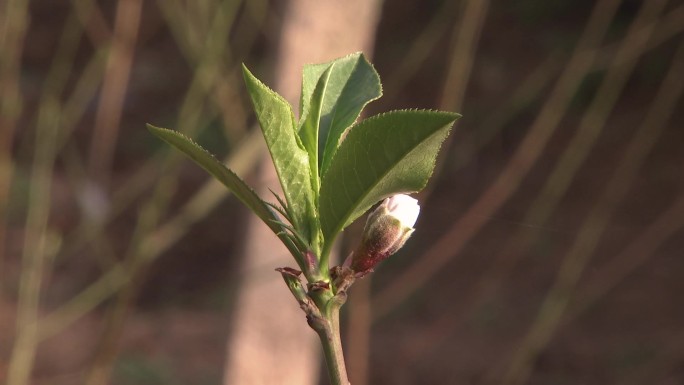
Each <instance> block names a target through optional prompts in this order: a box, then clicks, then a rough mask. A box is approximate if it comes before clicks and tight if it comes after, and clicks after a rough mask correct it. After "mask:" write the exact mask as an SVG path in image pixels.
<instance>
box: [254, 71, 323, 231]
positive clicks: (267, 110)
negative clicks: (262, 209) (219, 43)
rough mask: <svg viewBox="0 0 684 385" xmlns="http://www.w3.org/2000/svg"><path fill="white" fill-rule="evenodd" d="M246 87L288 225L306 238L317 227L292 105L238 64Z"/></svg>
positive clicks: (310, 188) (306, 154)
mask: <svg viewBox="0 0 684 385" xmlns="http://www.w3.org/2000/svg"><path fill="white" fill-rule="evenodd" d="M242 70H243V71H242V72H243V75H244V78H245V84H246V85H247V90H248V91H249V94H250V96H251V98H252V104H253V105H254V111H255V113H256V116H257V120H258V121H259V125H260V126H261V131H262V132H263V134H264V138H265V139H266V144H267V145H268V150H269V152H270V153H271V159H272V160H273V164H274V165H275V169H276V172H277V173H278V178H279V179H280V185H281V186H282V188H283V194H284V195H285V199H286V200H287V203H288V208H289V210H290V212H291V213H292V218H291V219H292V221H293V223H292V225H293V226H294V227H295V228H296V229H297V230H298V231H299V232H300V233H301V234H305V235H306V236H307V237H308V238H309V239H308V240H309V241H310V240H311V239H313V237H314V233H315V232H316V231H317V230H316V228H317V226H316V225H315V223H316V209H315V205H314V198H313V196H314V193H313V187H312V185H311V180H312V179H311V173H310V170H309V155H308V153H307V151H306V149H305V148H304V145H303V144H302V142H301V140H300V139H299V135H298V134H297V131H296V125H295V119H294V114H293V113H292V107H291V106H290V104H289V103H288V102H287V101H286V100H285V99H283V98H282V97H281V96H280V95H278V94H277V93H275V92H274V91H272V90H271V89H269V88H268V87H267V86H266V85H264V84H263V83H262V82H261V81H259V79H257V78H256V77H254V75H252V73H251V72H249V70H248V69H247V67H245V66H244V65H243V66H242Z"/></svg>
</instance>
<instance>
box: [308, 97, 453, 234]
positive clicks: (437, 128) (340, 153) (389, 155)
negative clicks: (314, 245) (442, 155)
mask: <svg viewBox="0 0 684 385" xmlns="http://www.w3.org/2000/svg"><path fill="white" fill-rule="evenodd" d="M459 117H460V115H458V114H455V113H449V112H437V111H416V110H408V111H393V112H388V113H386V114H381V115H377V116H374V117H372V118H369V119H366V120H364V121H362V122H361V123H359V124H358V125H355V126H354V127H352V128H351V130H350V131H349V133H348V134H347V137H346V138H345V139H344V141H343V142H342V144H340V147H339V149H338V150H337V153H336V155H335V157H334V158H333V160H332V163H331V165H330V169H329V170H328V172H327V174H326V175H325V177H324V178H323V181H322V183H321V194H320V213H321V222H322V223H321V224H322V231H323V235H324V237H325V242H326V244H329V243H330V242H332V241H333V240H334V238H335V236H336V235H337V233H339V232H340V231H342V229H344V228H345V227H346V226H347V225H349V224H350V223H351V222H352V221H354V219H356V218H358V217H359V216H360V215H361V214H363V213H364V212H365V211H366V210H368V209H369V208H370V207H371V206H372V205H373V204H375V203H376V202H378V201H379V200H381V199H383V198H386V197H388V196H391V195H394V194H398V193H412V192H418V191H420V190H421V189H423V187H425V184H426V183H427V181H428V178H429V177H430V175H431V174H432V170H433V169H434V166H435V158H436V156H437V152H438V151H439V148H440V145H441V144H442V142H443V141H444V139H445V138H446V136H447V135H448V133H449V130H450V128H451V126H452V124H453V123H454V121H456V119H458V118H459Z"/></svg>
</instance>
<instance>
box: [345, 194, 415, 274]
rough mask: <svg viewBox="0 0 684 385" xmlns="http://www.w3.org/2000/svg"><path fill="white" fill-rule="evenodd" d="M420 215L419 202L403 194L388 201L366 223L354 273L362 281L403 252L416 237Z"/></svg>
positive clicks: (353, 260)
mask: <svg viewBox="0 0 684 385" xmlns="http://www.w3.org/2000/svg"><path fill="white" fill-rule="evenodd" d="M419 213H420V206H419V205H418V201H417V200H415V199H413V198H411V197H410V196H408V195H404V194H399V195H395V196H393V197H391V198H387V199H385V200H384V201H383V202H382V203H381V204H380V206H378V208H376V209H375V210H374V211H373V212H372V213H371V214H370V215H369V216H368V220H367V221H366V227H365V228H364V230H363V239H362V241H361V245H359V248H358V249H357V250H356V252H355V253H354V257H353V259H352V266H351V267H352V270H354V272H355V273H356V275H357V276H359V277H361V276H364V275H366V274H368V273H370V272H371V271H372V270H373V268H374V267H375V266H376V265H377V264H378V263H380V262H381V261H383V260H385V259H387V257H389V256H390V255H392V254H394V253H396V252H397V250H399V249H400V248H401V247H402V246H404V243H406V240H407V239H408V238H409V237H410V236H411V234H412V233H413V231H414V229H413V225H415V223H416V220H417V219H418V214H419Z"/></svg>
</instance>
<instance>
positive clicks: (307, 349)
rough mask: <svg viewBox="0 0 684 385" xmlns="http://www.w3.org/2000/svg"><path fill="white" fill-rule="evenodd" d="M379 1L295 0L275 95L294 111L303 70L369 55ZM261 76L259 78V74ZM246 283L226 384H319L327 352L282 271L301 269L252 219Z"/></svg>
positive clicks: (265, 173)
mask: <svg viewBox="0 0 684 385" xmlns="http://www.w3.org/2000/svg"><path fill="white" fill-rule="evenodd" d="M380 5H381V4H380V1H379V0H345V1H327V0H326V1H323V0H292V1H289V3H288V4H287V10H286V12H285V15H284V19H283V26H282V31H281V41H280V46H279V48H278V49H279V55H278V59H277V60H278V61H277V63H276V68H275V74H276V83H275V88H276V90H277V91H278V92H279V93H281V94H282V95H283V96H284V97H285V98H286V99H287V100H288V101H290V103H292V104H293V105H294V106H295V112H296V110H297V108H296V107H297V105H298V102H299V92H300V81H301V70H302V67H303V66H304V64H307V63H318V62H324V61H329V60H332V59H334V58H336V57H339V56H344V55H347V54H349V53H352V52H356V51H364V52H366V53H370V51H371V49H372V44H373V41H374V37H375V30H376V24H377V22H378V16H379V13H380ZM256 75H257V76H258V77H262V78H263V75H262V76H259V74H256ZM259 177H260V180H262V181H264V186H263V188H261V191H259V193H260V194H261V196H263V197H267V196H268V195H270V192H269V191H268V188H271V189H273V190H274V191H279V188H278V181H277V177H276V174H275V171H274V170H273V167H272V165H271V163H270V159H264V161H263V167H262V169H261V171H260V175H259ZM248 226H249V229H248V235H247V240H246V241H245V242H246V246H245V253H246V260H245V264H244V270H245V271H249V272H257V274H255V275H250V276H247V277H245V278H244V280H243V283H242V287H241V292H240V294H239V297H238V300H237V301H238V303H237V306H236V314H235V315H234V322H233V330H232V335H231V338H230V341H229V345H228V357H227V362H226V366H225V376H224V383H225V384H240V385H251V384H293V385H307V384H316V383H318V376H319V373H318V369H319V367H320V365H321V356H322V355H321V350H320V347H318V339H317V337H316V334H315V333H314V332H313V331H312V330H311V329H310V328H309V326H308V325H307V324H306V321H305V317H304V314H303V313H302V311H301V310H300V309H299V307H298V306H297V304H296V302H295V300H294V299H293V298H292V296H291V294H290V293H289V291H288V290H287V289H286V287H285V284H284V282H282V278H281V277H280V274H277V273H276V272H274V271H273V269H274V268H276V267H282V266H296V265H295V262H294V260H292V258H291V257H290V256H289V255H288V253H287V250H286V249H285V248H284V247H283V246H282V245H281V244H280V242H279V240H278V239H277V238H276V237H275V236H274V235H273V234H272V233H271V231H270V230H268V228H267V227H266V226H265V225H263V224H262V223H261V222H260V221H259V220H256V219H254V218H250V223H249V225H248Z"/></svg>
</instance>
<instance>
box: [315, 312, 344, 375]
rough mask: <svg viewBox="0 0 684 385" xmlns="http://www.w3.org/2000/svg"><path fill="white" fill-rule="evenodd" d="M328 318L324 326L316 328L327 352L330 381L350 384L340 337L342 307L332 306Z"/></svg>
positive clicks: (326, 358)
mask: <svg viewBox="0 0 684 385" xmlns="http://www.w3.org/2000/svg"><path fill="white" fill-rule="evenodd" d="M326 318H327V319H325V320H324V325H321V326H322V327H319V328H316V332H317V333H318V336H319V337H320V339H321V345H322V346H323V351H324V353H325V363H326V366H327V367H328V374H329V376H330V383H331V384H332V385H350V382H349V379H348V378H347V368H346V366H345V364H344V354H343V353H342V339H341V338H340V308H339V306H336V305H333V306H331V309H330V312H329V314H328V316H327V317H326Z"/></svg>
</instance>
